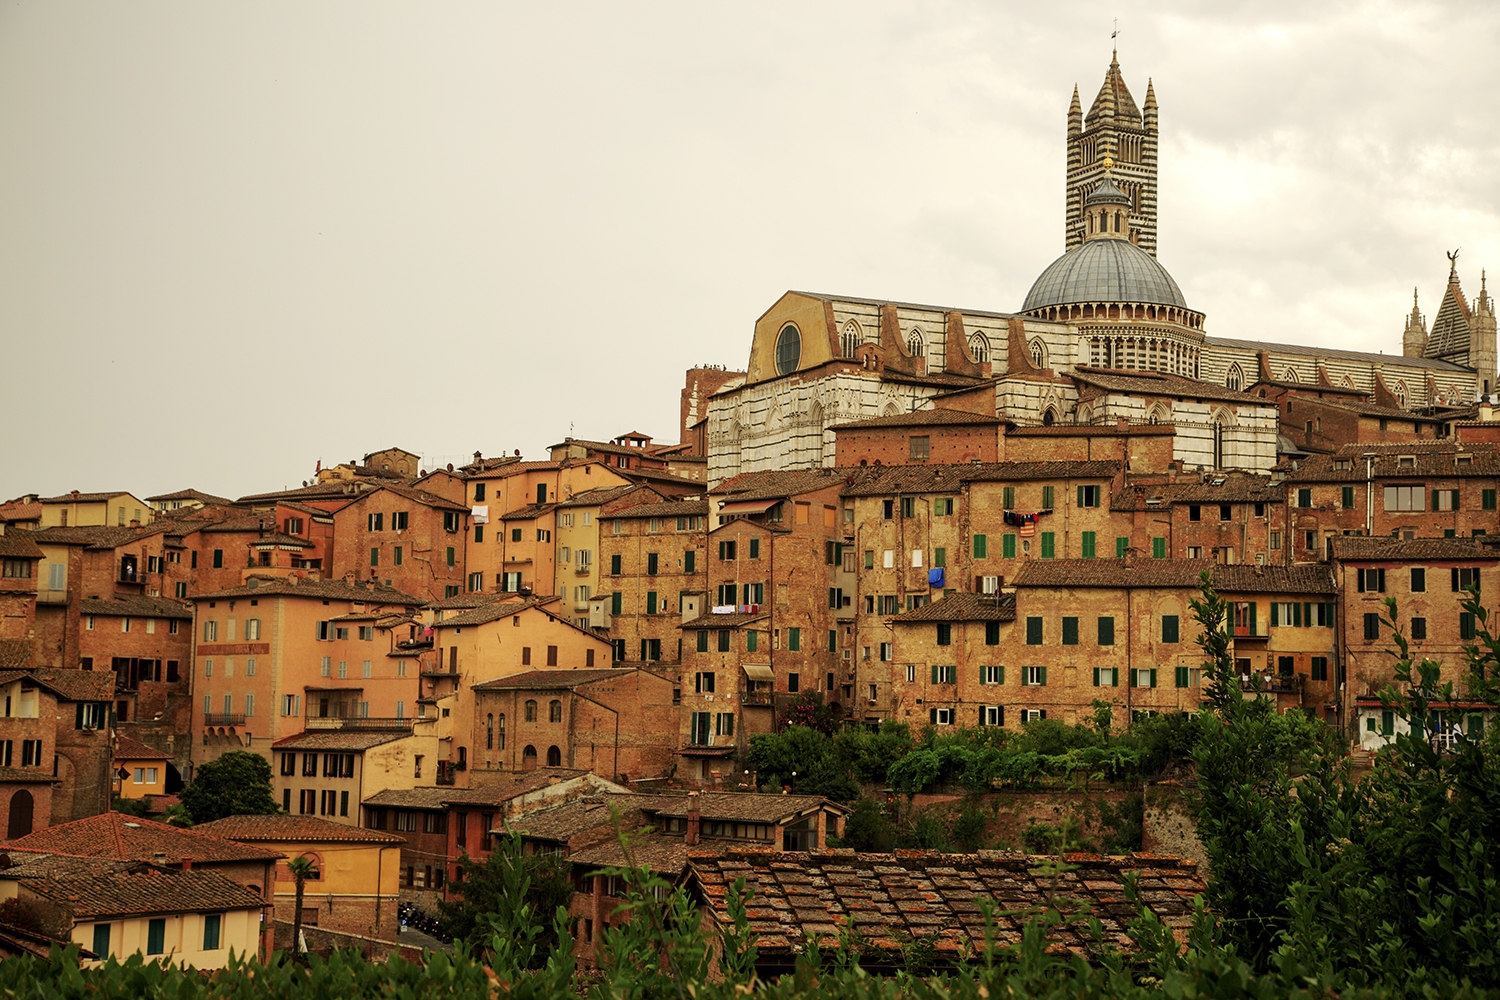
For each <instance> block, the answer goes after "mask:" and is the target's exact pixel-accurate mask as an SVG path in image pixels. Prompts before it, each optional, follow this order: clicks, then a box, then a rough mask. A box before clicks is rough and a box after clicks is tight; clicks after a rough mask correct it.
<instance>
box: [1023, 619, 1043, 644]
mask: <svg viewBox="0 0 1500 1000" xmlns="http://www.w3.org/2000/svg"><path fill="white" fill-rule="evenodd" d="M1041 644H1042V619H1041V616H1039V615H1038V616H1033V617H1029V618H1027V619H1026V645H1028V646H1040V645H1041Z"/></svg>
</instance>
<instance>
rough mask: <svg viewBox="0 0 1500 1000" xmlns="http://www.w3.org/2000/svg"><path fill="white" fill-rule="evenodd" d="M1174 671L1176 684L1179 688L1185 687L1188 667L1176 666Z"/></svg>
mask: <svg viewBox="0 0 1500 1000" xmlns="http://www.w3.org/2000/svg"><path fill="white" fill-rule="evenodd" d="M1175 673H1176V680H1177V686H1178V687H1180V688H1185V687H1187V686H1188V668H1187V667H1178V668H1177V669H1176V671H1175Z"/></svg>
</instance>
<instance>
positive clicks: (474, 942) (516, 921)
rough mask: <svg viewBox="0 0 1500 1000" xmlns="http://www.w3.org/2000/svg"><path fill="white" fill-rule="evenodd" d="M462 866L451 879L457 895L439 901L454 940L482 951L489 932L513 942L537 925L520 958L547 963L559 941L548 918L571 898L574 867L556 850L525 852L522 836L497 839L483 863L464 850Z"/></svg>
mask: <svg viewBox="0 0 1500 1000" xmlns="http://www.w3.org/2000/svg"><path fill="white" fill-rule="evenodd" d="M458 867H459V872H460V876H461V877H460V878H458V879H456V880H454V881H452V882H449V883H448V891H449V893H451V894H452V895H453V896H456V897H458V898H457V899H455V900H453V901H448V900H441V901H439V902H438V908H439V909H440V910H441V911H442V914H443V919H444V920H446V921H447V924H448V932H449V933H450V934H452V935H453V937H454V939H455V940H462V941H467V942H468V943H469V944H470V945H471V946H472V947H475V948H480V949H483V948H484V947H485V946H486V945H487V944H488V943H489V939H490V936H491V934H495V935H498V936H499V937H500V938H502V939H505V940H507V941H509V942H511V943H514V942H516V941H517V940H519V937H518V936H519V935H522V934H531V929H533V928H534V929H535V930H536V933H535V934H532V935H531V937H529V938H528V944H527V951H526V954H525V955H523V956H521V957H519V958H518V959H517V961H519V962H520V963H521V966H522V967H523V968H540V967H541V966H542V965H544V964H545V963H546V961H547V957H548V955H549V954H550V953H551V951H552V950H553V949H554V948H555V947H557V944H558V938H557V930H556V927H555V925H549V924H548V919H549V917H550V916H551V915H552V914H554V913H556V912H557V910H558V908H559V907H561V908H563V909H564V910H566V909H567V906H568V902H569V901H570V900H572V898H573V876H572V867H573V866H572V865H570V864H569V863H568V862H567V861H565V860H563V859H562V858H561V857H560V856H558V855H556V854H525V853H523V852H522V850H521V838H520V836H519V835H518V834H512V835H511V836H509V837H501V838H499V839H498V841H497V842H496V844H495V849H494V850H493V851H491V852H490V856H489V857H488V858H485V859H484V861H483V862H477V861H474V860H473V859H472V858H470V857H469V856H468V855H467V854H465V855H463V856H462V857H460V858H459V859H458ZM533 939H534V940H533Z"/></svg>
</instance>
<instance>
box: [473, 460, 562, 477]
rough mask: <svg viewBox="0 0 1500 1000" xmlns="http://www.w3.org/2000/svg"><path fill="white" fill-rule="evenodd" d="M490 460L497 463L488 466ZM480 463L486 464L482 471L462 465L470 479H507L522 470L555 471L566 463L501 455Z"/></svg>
mask: <svg viewBox="0 0 1500 1000" xmlns="http://www.w3.org/2000/svg"><path fill="white" fill-rule="evenodd" d="M490 462H498V463H499V464H498V465H495V466H490V465H489V463H490ZM481 464H483V465H485V466H486V468H485V469H484V471H482V472H478V471H476V472H470V471H469V470H470V469H472V468H473V466H472V465H466V466H464V467H463V471H464V472H465V473H466V474H467V476H468V478H470V479H509V478H510V477H511V476H518V475H520V474H521V473H523V472H555V471H556V470H558V469H561V468H563V467H564V466H565V464H566V463H565V462H563V461H561V460H559V461H550V460H547V459H542V460H540V461H534V462H523V461H518V460H516V459H514V458H508V457H502V458H500V459H492V458H487V459H484V460H483V462H482V463H481Z"/></svg>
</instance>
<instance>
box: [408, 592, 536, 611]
mask: <svg viewBox="0 0 1500 1000" xmlns="http://www.w3.org/2000/svg"><path fill="white" fill-rule="evenodd" d="M520 599H521V595H520V594H510V593H500V594H494V593H484V592H480V593H474V594H470V593H463V594H457V595H455V596H453V597H445V598H444V599H443V600H441V601H428V602H427V605H426V606H427V607H429V608H432V609H434V610H438V611H449V610H453V609H456V608H481V607H484V606H485V605H486V604H494V603H495V602H496V601H518V600H520Z"/></svg>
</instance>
